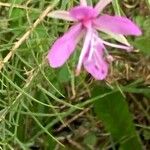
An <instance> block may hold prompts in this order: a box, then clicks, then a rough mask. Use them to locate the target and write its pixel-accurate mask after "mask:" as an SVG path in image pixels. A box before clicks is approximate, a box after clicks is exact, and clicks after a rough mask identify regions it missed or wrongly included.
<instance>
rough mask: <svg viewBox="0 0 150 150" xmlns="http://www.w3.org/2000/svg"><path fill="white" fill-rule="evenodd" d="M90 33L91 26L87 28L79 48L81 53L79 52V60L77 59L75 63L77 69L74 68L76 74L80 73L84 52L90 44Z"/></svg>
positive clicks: (91, 31)
mask: <svg viewBox="0 0 150 150" xmlns="http://www.w3.org/2000/svg"><path fill="white" fill-rule="evenodd" d="M92 33H93V30H92V28H89V29H88V30H87V32H86V35H85V40H84V44H83V48H82V50H81V54H80V57H79V61H78V64H77V69H76V73H77V75H78V74H79V73H80V70H81V67H82V63H83V60H84V57H85V56H86V53H87V51H88V49H89V46H90V43H91V37H92Z"/></svg>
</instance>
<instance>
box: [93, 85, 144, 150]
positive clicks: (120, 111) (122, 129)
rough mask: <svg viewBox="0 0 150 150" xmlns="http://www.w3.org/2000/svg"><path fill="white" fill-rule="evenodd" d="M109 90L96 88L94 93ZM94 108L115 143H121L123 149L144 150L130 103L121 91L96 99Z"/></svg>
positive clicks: (97, 93)
mask: <svg viewBox="0 0 150 150" xmlns="http://www.w3.org/2000/svg"><path fill="white" fill-rule="evenodd" d="M107 91H108V90H106V89H105V90H104V89H100V88H99V90H97V89H94V93H93V95H94V96H97V95H99V94H102V93H105V92H107ZM94 109H95V112H96V114H97V116H98V118H99V119H100V120H102V122H103V124H104V125H105V127H106V129H107V131H108V132H110V133H111V136H112V138H113V140H114V143H115V144H117V145H118V144H119V145H120V149H121V150H133V149H136V150H142V146H141V143H140V140H139V138H138V136H137V133H136V131H135V127H134V124H133V121H132V117H131V114H130V113H129V110H128V105H127V103H126V101H125V98H124V97H123V96H122V95H121V93H119V92H115V93H112V94H110V95H107V96H105V97H104V98H102V99H100V100H98V101H96V102H95V103H94Z"/></svg>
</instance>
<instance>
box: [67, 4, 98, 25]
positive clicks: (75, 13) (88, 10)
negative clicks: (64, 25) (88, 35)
mask: <svg viewBox="0 0 150 150" xmlns="http://www.w3.org/2000/svg"><path fill="white" fill-rule="evenodd" d="M70 15H71V17H73V18H74V19H75V20H77V21H80V22H81V23H82V24H83V25H84V26H85V27H88V26H89V25H91V23H92V20H93V19H94V18H96V17H97V15H98V12H97V11H96V10H95V9H94V8H93V7H91V6H77V7H74V8H72V9H71V10H70Z"/></svg>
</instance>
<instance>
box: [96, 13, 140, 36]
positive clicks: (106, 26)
mask: <svg viewBox="0 0 150 150" xmlns="http://www.w3.org/2000/svg"><path fill="white" fill-rule="evenodd" d="M94 25H95V26H96V27H98V28H99V29H102V30H107V31H110V32H113V33H117V34H123V35H136V36H139V35H141V34H142V32H141V30H140V29H139V27H138V26H137V25H135V24H134V23H133V22H132V21H131V20H129V19H128V18H126V17H120V16H109V15H103V16H100V17H99V18H98V19H96V20H95V21H94Z"/></svg>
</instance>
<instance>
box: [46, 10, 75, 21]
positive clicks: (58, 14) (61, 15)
mask: <svg viewBox="0 0 150 150" xmlns="http://www.w3.org/2000/svg"><path fill="white" fill-rule="evenodd" d="M48 17H51V18H55V19H63V20H67V21H75V20H74V18H72V17H71V16H70V13H69V12H68V11H64V10H56V11H52V12H50V13H49V14H48Z"/></svg>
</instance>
